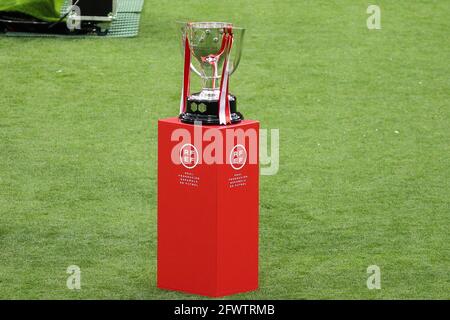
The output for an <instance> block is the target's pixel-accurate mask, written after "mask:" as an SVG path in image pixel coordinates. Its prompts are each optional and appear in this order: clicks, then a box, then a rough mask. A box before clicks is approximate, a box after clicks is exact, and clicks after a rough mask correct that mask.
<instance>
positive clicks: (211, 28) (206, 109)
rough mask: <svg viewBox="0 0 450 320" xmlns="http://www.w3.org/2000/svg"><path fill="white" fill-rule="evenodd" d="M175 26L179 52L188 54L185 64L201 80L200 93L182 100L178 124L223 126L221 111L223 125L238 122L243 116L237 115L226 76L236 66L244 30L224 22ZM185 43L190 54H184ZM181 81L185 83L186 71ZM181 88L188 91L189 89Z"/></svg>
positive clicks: (234, 99)
mask: <svg viewBox="0 0 450 320" xmlns="http://www.w3.org/2000/svg"><path fill="white" fill-rule="evenodd" d="M179 27H180V31H181V34H182V37H181V40H182V49H183V52H185V55H186V54H189V55H190V56H185V64H186V63H189V66H190V68H189V69H190V70H192V71H193V72H194V73H196V74H197V75H199V76H200V77H201V79H202V90H201V91H200V92H198V93H194V94H187V95H186V96H185V99H184V100H183V99H182V104H185V105H183V106H182V108H181V109H182V110H180V119H181V121H183V122H186V123H194V122H196V121H198V122H201V123H203V124H219V123H222V124H224V123H223V122H222V121H221V120H220V119H221V118H220V116H221V112H228V114H227V116H228V121H227V123H237V122H240V121H241V120H242V119H243V117H242V114H241V113H239V112H237V109H236V97H235V96H233V95H232V94H229V92H228V83H229V79H228V77H229V76H230V75H231V74H233V73H234V72H235V71H236V68H237V67H238V65H239V62H240V59H241V52H242V42H243V39H244V33H245V29H243V28H237V27H234V26H233V25H232V24H231V23H226V22H189V23H180V24H179ZM186 40H187V41H186ZM186 44H187V45H188V46H189V52H190V53H186V51H185V50H186ZM224 69H225V70H224ZM190 70H189V71H190ZM184 81H185V82H186V81H189V80H186V72H185V79H184ZM184 88H185V89H184V90H187V91H188V88H189V86H188V85H186V84H185V85H184ZM224 106H225V108H226V110H223V107H224Z"/></svg>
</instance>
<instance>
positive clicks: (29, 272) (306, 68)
mask: <svg viewBox="0 0 450 320" xmlns="http://www.w3.org/2000/svg"><path fill="white" fill-rule="evenodd" d="M369 4H378V5H380V7H381V27H382V29H381V30H368V29H367V26H366V20H367V18H368V17H369V15H368V14H367V13H366V9H367V7H368V5H369ZM449 15H450V3H449V2H448V1H443V0H442V1H431V0H430V1H393V0H391V1H387V0H379V1H376V2H375V3H372V2H369V1H362V0H357V1H350V0H348V1H312V0H308V1H299V0H286V1H278V0H257V1H238V0H233V1H211V2H205V1H193V0H185V1H154V0H147V1H146V3H145V8H144V12H143V15H142V19H141V29H140V34H139V37H137V38H133V39H38V38H34V39H23V38H6V37H0V298H4V299H29V298H32V299H44V298H50V299H53V298H56V299H95V298H100V299H107V298H112V299H169V298H170V299H174V298H175V299H177V298H198V297H195V296H190V295H185V294H181V293H175V292H167V291H161V290H158V289H157V288H156V282H155V281H156V274H155V271H156V155H157V149H156V133H157V132H156V122H157V119H158V118H164V117H169V116H175V115H176V114H177V112H178V105H179V96H180V89H181V76H182V59H181V54H180V49H179V42H178V36H179V35H178V33H177V31H176V28H175V21H177V20H183V19H189V20H197V21H198V20H213V21H214V20H219V21H223V20H226V21H230V22H233V23H234V24H235V25H239V26H243V27H246V28H247V33H246V39H245V44H244V51H243V58H242V61H241V65H240V67H239V69H238V70H237V72H236V73H235V74H234V75H233V77H232V80H231V89H232V92H233V93H234V94H236V95H237V96H238V97H239V101H240V104H239V108H240V110H241V111H242V112H243V113H244V114H245V116H246V117H247V118H252V119H258V120H260V121H261V126H262V128H266V129H275V128H278V129H279V130H280V170H279V172H278V174H277V175H275V176H262V177H261V191H260V197H261V203H260V209H261V210H260V217H261V218H260V289H259V290H258V291H256V292H253V293H247V294H241V295H237V296H233V298H238V299H282V298H287V299H316V298H317V299H390V298H392V299H428V298H430V299H449V298H450V232H449V229H450V198H449V196H450V185H449V181H450V165H449V164H450V162H449V155H450V104H449V92H450V78H449V76H450V63H449V62H450V50H449V49H450V48H449V31H450V20H449ZM194 83H195V84H199V83H200V81H199V79H194ZM73 264H74V265H78V266H80V267H81V272H82V280H81V281H82V288H81V290H79V291H71V290H68V289H67V287H66V279H67V277H68V275H67V274H66V268H67V267H68V266H69V265H73ZM369 265H378V266H379V267H380V268H381V286H382V287H381V289H380V290H368V288H367V286H366V280H367V278H368V276H369V275H368V274H367V271H366V269H367V267H368V266H369Z"/></svg>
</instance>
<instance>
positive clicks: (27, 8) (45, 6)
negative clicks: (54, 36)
mask: <svg viewBox="0 0 450 320" xmlns="http://www.w3.org/2000/svg"><path fill="white" fill-rule="evenodd" d="M63 4H64V0H0V11H3V12H20V13H24V14H27V15H30V16H33V17H35V18H38V19H41V20H44V21H50V22H53V21H57V20H59V18H60V14H59V13H60V11H61V7H62V5H63Z"/></svg>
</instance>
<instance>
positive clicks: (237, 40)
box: [230, 27, 245, 75]
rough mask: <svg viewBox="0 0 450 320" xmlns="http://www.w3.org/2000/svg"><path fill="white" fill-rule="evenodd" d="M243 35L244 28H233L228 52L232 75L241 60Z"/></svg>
mask: <svg viewBox="0 0 450 320" xmlns="http://www.w3.org/2000/svg"><path fill="white" fill-rule="evenodd" d="M244 35H245V29H244V28H237V27H235V28H233V46H232V47H231V52H230V69H231V70H230V75H232V74H233V73H234V72H235V71H236V69H237V67H238V66H239V63H240V62H241V56H242V44H243V42H244Z"/></svg>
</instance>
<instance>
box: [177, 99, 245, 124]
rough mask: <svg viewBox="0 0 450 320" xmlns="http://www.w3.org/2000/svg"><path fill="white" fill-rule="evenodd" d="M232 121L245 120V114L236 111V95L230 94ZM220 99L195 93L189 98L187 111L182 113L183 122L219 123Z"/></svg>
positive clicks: (233, 122)
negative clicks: (203, 96) (200, 96)
mask: <svg viewBox="0 0 450 320" xmlns="http://www.w3.org/2000/svg"><path fill="white" fill-rule="evenodd" d="M229 101H230V111H231V123H232V124H235V123H239V122H241V121H242V120H244V116H243V115H242V114H241V113H240V112H237V111H236V97H235V96H233V95H231V94H230V96H229ZM218 114H219V101H217V100H206V99H200V98H199V97H198V94H194V95H192V96H190V97H188V99H187V106H186V112H185V113H182V114H180V117H179V118H180V120H181V122H183V123H190V124H194V123H201V124H202V125H219V124H220V121H219V116H218Z"/></svg>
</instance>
